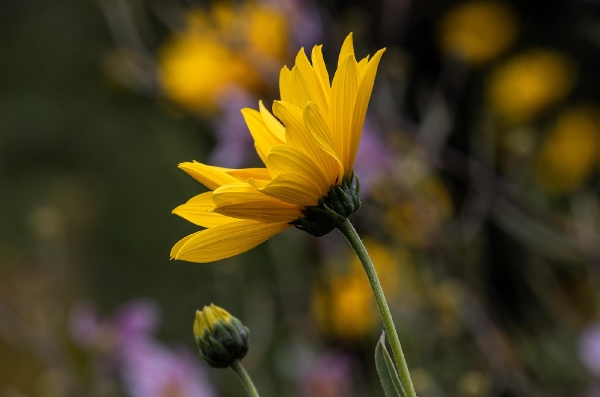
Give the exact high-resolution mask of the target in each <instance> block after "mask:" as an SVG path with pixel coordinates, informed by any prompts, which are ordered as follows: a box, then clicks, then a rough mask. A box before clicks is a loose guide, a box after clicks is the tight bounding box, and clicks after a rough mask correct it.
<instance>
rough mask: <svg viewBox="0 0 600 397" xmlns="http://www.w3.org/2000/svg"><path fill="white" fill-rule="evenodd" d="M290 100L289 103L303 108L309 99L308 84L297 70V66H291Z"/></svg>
mask: <svg viewBox="0 0 600 397" xmlns="http://www.w3.org/2000/svg"><path fill="white" fill-rule="evenodd" d="M291 95H292V101H291V102H290V103H291V104H293V105H295V106H297V107H299V108H304V106H305V105H306V102H308V101H310V100H311V97H310V91H309V88H308V84H307V83H306V81H305V80H304V77H303V76H302V74H301V73H300V71H299V70H298V67H297V66H294V67H293V68H292V94H291Z"/></svg>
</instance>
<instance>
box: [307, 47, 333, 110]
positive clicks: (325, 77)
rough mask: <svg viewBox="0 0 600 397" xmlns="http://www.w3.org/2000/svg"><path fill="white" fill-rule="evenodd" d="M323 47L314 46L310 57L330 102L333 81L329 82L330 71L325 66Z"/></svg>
mask: <svg viewBox="0 0 600 397" xmlns="http://www.w3.org/2000/svg"><path fill="white" fill-rule="evenodd" d="M322 47H323V46H320V45H317V46H314V47H313V50H312V53H311V55H310V59H311V60H312V64H313V68H314V69H315V72H316V73H317V76H319V81H320V83H321V87H323V92H324V93H325V98H326V99H327V103H328V104H329V97H330V95H331V83H330V82H329V73H327V67H326V66H325V60H324V59H323V52H322Z"/></svg>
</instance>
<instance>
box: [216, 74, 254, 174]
mask: <svg viewBox="0 0 600 397" xmlns="http://www.w3.org/2000/svg"><path fill="white" fill-rule="evenodd" d="M218 103H219V108H220V109H221V114H220V115H219V116H217V117H215V119H214V131H215V136H216V138H217V143H216V145H215V147H214V148H213V150H212V152H211V154H210V157H209V159H208V161H207V162H208V163H209V164H214V165H218V166H220V167H227V168H243V167H245V166H247V165H248V164H247V160H248V155H249V154H250V153H252V152H253V150H252V142H253V141H252V135H250V132H249V130H248V127H247V126H246V122H245V121H244V117H243V116H242V112H241V109H243V108H246V107H250V108H253V109H255V108H257V107H258V100H257V99H256V98H254V97H253V96H252V95H251V94H250V93H248V92H246V91H245V90H243V89H241V88H238V87H235V86H232V87H229V89H228V90H227V92H226V93H225V94H224V95H222V96H221V98H219V99H218Z"/></svg>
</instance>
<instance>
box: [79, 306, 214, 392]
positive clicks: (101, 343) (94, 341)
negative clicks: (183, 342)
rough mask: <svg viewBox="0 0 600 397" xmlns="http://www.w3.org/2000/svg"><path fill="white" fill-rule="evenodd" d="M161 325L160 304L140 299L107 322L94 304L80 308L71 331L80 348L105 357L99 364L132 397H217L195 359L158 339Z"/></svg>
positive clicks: (107, 318) (102, 357)
mask: <svg viewBox="0 0 600 397" xmlns="http://www.w3.org/2000/svg"><path fill="white" fill-rule="evenodd" d="M159 323H160V314H159V310H158V307H157V306H156V304H154V303H153V302H152V301H150V300H143V299H140V300H136V301H132V302H129V303H126V304H124V305H122V306H120V307H119V308H118V309H117V310H116V311H115V312H114V314H112V315H111V316H109V317H106V318H102V317H101V316H100V314H99V312H98V310H97V308H96V307H95V306H94V305H93V304H91V303H83V304H79V305H76V306H75V307H73V309H72V310H71V316H70V324H69V328H70V331H71V335H72V337H73V340H74V341H75V342H76V343H77V344H79V345H80V346H81V347H83V348H86V349H88V350H91V351H95V352H100V353H102V354H101V355H100V356H99V357H98V359H100V360H103V361H101V363H103V364H104V366H107V367H109V368H112V369H113V371H114V372H116V373H117V374H118V375H119V377H120V379H121V380H122V382H123V387H124V389H125V392H126V395H127V396H130V397H214V396H215V395H216V394H215V392H214V389H213V387H212V386H211V385H210V383H209V382H208V380H207V379H206V374H205V372H204V371H203V369H202V367H201V366H200V362H199V359H198V358H197V357H196V356H195V355H193V354H192V353H190V352H188V351H185V350H183V349H180V350H173V349H170V348H169V347H167V346H165V345H163V344H162V343H160V342H158V341H157V340H156V339H155V338H154V335H153V333H154V331H155V330H156V329H157V327H158V325H159Z"/></svg>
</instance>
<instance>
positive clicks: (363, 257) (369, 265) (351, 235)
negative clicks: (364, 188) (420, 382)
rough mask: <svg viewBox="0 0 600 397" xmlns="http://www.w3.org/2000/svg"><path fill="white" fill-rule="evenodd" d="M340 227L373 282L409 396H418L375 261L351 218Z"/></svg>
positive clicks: (386, 329) (382, 316)
mask: <svg viewBox="0 0 600 397" xmlns="http://www.w3.org/2000/svg"><path fill="white" fill-rule="evenodd" d="M338 229H339V231H340V232H342V234H343V235H344V237H346V240H348V243H350V246H351V247H352V249H354V252H356V255H357V256H358V259H360V261H361V263H362V265H363V267H364V269H365V272H366V273H367V277H368V279H369V283H370V284H371V289H372V290H373V295H375V300H376V301H377V307H378V308H379V312H380V313H381V318H382V320H383V326H384V328H385V333H386V334H387V336H388V340H389V341H390V345H391V347H392V352H393V353H394V358H395V359H396V364H397V365H398V369H399V372H400V379H401V381H402V387H403V388H404V390H405V391H406V394H407V396H408V397H417V393H415V388H414V386H413V383H412V380H411V379H410V372H409V371H408V365H407V364H406V359H405V358H404V353H403V352H402V346H401V345H400V339H398V334H397V333H396V327H395V326H394V320H392V314H391V313H390V308H389V307H388V304H387V302H386V300H385V295H384V294H383V289H382V288H381V283H380V282H379V278H378V277H377V272H376V271H375V267H374V266H373V262H372V261H371V258H370V257H369V253H368V252H367V249H366V248H365V245H364V244H363V242H362V240H361V239H360V236H359V235H358V233H356V230H355V229H354V226H352V223H350V220H348V219H346V220H345V221H344V223H343V224H341V225H339V226H338Z"/></svg>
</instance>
